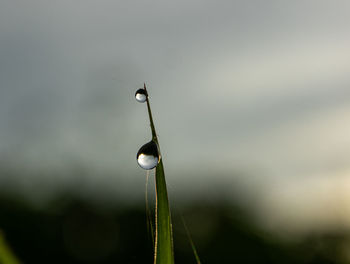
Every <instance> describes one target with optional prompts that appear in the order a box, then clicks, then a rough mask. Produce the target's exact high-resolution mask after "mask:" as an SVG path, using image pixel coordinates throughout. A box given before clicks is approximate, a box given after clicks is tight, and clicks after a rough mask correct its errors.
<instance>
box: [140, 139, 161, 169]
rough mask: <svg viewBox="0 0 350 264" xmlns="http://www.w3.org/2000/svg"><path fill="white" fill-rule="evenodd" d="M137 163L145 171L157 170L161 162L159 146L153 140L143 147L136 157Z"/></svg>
mask: <svg viewBox="0 0 350 264" xmlns="http://www.w3.org/2000/svg"><path fill="white" fill-rule="evenodd" d="M136 159H137V163H138V164H139V165H140V167H141V168H143V169H145V170H151V169H153V168H155V167H156V166H157V164H158V162H159V160H160V155H159V151H158V146H157V144H156V143H155V142H154V141H153V140H151V141H150V142H148V143H146V144H145V145H143V146H142V147H141V148H140V150H139V151H138V152H137V155H136Z"/></svg>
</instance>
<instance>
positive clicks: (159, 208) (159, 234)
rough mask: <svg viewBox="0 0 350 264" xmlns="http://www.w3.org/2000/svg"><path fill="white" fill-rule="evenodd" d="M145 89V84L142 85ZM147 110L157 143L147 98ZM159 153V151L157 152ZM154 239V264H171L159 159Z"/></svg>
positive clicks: (170, 236) (167, 211) (167, 213)
mask: <svg viewBox="0 0 350 264" xmlns="http://www.w3.org/2000/svg"><path fill="white" fill-rule="evenodd" d="M144 89H145V90H146V91H147V89H146V84H144ZM147 109H148V115H149V119H150V125H151V131H152V140H153V141H154V142H156V143H157V145H158V148H159V143H158V138H157V133H156V130H155V127H154V123H153V118H152V112H151V107H150V103H149V100H148V96H147ZM159 151H160V150H159ZM155 177H156V179H155V182H156V225H155V226H156V234H155V236H156V238H155V252H154V264H173V263H174V250H173V233H172V225H171V216H170V208H169V200H168V192H167V188H166V182H165V175H164V167H163V159H162V158H161V159H160V161H159V163H158V165H157V167H156V175H155Z"/></svg>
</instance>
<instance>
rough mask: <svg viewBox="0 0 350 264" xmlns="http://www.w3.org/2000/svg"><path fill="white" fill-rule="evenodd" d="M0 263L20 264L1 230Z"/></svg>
mask: <svg viewBox="0 0 350 264" xmlns="http://www.w3.org/2000/svg"><path fill="white" fill-rule="evenodd" d="M0 263H1V264H20V262H19V260H18V259H17V258H16V256H15V255H14V254H13V252H12V250H11V249H10V247H9V246H8V245H7V243H6V241H5V238H4V235H3V233H2V231H1V230H0Z"/></svg>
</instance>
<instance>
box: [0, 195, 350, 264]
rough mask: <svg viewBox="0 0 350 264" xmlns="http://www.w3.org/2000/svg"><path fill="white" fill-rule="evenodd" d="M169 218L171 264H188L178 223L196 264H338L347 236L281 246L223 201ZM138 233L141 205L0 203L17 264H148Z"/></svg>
mask: <svg viewBox="0 0 350 264" xmlns="http://www.w3.org/2000/svg"><path fill="white" fill-rule="evenodd" d="M180 212H181V213H180ZM172 215H173V226H174V245H175V260H176V263H196V262H195V258H194V256H193V252H192V250H191V247H190V243H189V240H188V237H187V235H186V232H185V228H184V226H183V223H182V221H181V215H183V216H184V218H185V219H186V223H187V226H188V228H189V230H190V232H191V235H192V238H193V240H194V243H195V244H196V247H197V250H198V253H199V256H200V258H201V260H202V263H204V264H205V263H279V264H280V263H284V264H288V263H310V264H311V263H315V264H316V263H317V264H322V263H346V262H345V260H344V259H343V257H344V256H343V252H344V245H346V244H347V243H346V242H347V241H348V236H347V235H346V234H343V233H342V232H338V233H337V232H334V233H332V234H315V235H310V236H309V237H307V238H304V239H302V240H299V241H298V242H293V243H292V242H289V243H287V242H282V241H280V240H277V239H276V238H275V237H274V236H272V235H269V234H267V233H266V232H264V231H262V230H260V229H259V228H257V227H256V226H254V225H253V224H252V221H251V217H250V216H249V215H248V214H247V213H245V212H244V210H242V209H241V208H239V207H238V206H234V205H232V204H230V203H227V202H224V201H223V202H213V201H212V202H209V201H204V200H203V201H198V202H193V203H192V204H191V205H186V206H176V205H175V206H173V210H172ZM146 225H147V222H146V214H145V209H144V205H142V206H141V205H140V206H139V207H138V206H130V205H129V206H116V207H111V206H109V207H107V206H101V205H97V204H94V203H92V202H88V201H84V200H82V199H77V198H72V197H70V196H68V195H66V196H64V197H63V198H61V199H57V200H56V201H55V202H53V203H51V205H50V206H48V207H47V208H45V209H35V208H34V207H33V206H30V205H29V204H28V203H26V202H25V201H20V200H18V199H17V200H16V199H12V198H6V197H1V199H0V226H1V229H2V230H3V232H4V233H5V235H6V239H7V241H8V243H9V245H10V247H11V248H12V249H13V251H14V253H15V254H16V255H17V256H18V258H19V259H20V260H21V261H22V262H23V263H53V264H54V263H152V259H153V249H152V243H151V238H150V237H149V235H148V234H147V226H146ZM342 259H343V260H342Z"/></svg>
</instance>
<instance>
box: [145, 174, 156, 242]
mask: <svg viewBox="0 0 350 264" xmlns="http://www.w3.org/2000/svg"><path fill="white" fill-rule="evenodd" d="M149 174H150V171H149V170H148V171H147V175H146V190H145V202H146V216H147V230H148V234H149V235H150V236H151V239H152V246H153V249H154V231H153V222H152V215H151V210H150V208H149V205H148V180H149Z"/></svg>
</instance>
